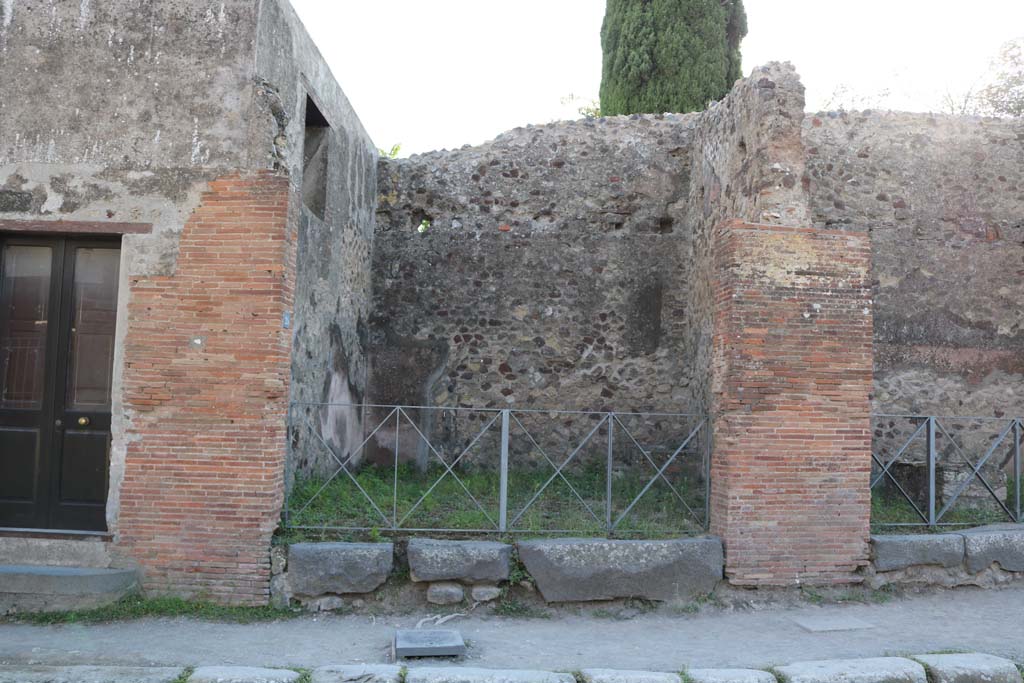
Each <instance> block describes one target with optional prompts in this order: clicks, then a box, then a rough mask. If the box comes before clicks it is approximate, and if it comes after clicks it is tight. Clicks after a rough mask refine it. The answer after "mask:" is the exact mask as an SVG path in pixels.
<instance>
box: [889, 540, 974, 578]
mask: <svg viewBox="0 0 1024 683" xmlns="http://www.w3.org/2000/svg"><path fill="white" fill-rule="evenodd" d="M871 553H872V556H873V557H874V565H875V571H879V572H889V571H893V570H896V569H906V568H907V567H913V566H917V565H939V566H942V567H947V568H948V567H957V566H959V565H961V564H963V561H964V539H963V536H961V535H959V534H931V535H930V534H916V535H915V534H906V535H893V536H872V537H871Z"/></svg>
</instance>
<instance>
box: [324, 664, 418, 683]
mask: <svg viewBox="0 0 1024 683" xmlns="http://www.w3.org/2000/svg"><path fill="white" fill-rule="evenodd" d="M401 680H402V667H400V666H397V665H394V664H348V665H337V664H335V665H330V666H321V667H320V668H318V669H313V677H312V683H400V681H401Z"/></svg>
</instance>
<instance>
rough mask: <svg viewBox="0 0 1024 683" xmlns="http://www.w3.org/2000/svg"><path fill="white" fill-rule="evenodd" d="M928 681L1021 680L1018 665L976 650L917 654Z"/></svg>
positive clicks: (991, 682) (986, 682) (1017, 682)
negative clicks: (955, 652)
mask: <svg viewBox="0 0 1024 683" xmlns="http://www.w3.org/2000/svg"><path fill="white" fill-rule="evenodd" d="M914 659H916V660H917V661H919V662H921V663H922V664H924V667H925V669H927V671H928V675H929V679H928V680H929V681H930V683H975V682H976V681H984V683H1021V675H1020V671H1019V670H1018V669H1017V665H1016V664H1014V663H1013V662H1011V661H1010V660H1008V659H1003V658H1002V657H995V656H993V655H985V654H979V653H969V654H949V655H918V656H916V657H914Z"/></svg>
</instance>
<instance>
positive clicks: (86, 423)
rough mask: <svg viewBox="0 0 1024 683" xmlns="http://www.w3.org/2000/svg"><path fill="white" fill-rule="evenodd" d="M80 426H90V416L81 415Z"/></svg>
mask: <svg viewBox="0 0 1024 683" xmlns="http://www.w3.org/2000/svg"><path fill="white" fill-rule="evenodd" d="M78 426H79V427H88V426H89V418H87V417H80V418H78Z"/></svg>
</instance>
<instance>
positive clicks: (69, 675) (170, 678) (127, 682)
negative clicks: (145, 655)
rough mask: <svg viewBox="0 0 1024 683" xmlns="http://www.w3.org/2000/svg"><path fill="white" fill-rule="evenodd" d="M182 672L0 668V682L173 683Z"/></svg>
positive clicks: (173, 669)
mask: <svg viewBox="0 0 1024 683" xmlns="http://www.w3.org/2000/svg"><path fill="white" fill-rule="evenodd" d="M182 671H183V669H181V668H176V667H155V668H151V667H136V666H0V683H174V681H176V680H178V677H179V676H181V673H182Z"/></svg>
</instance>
